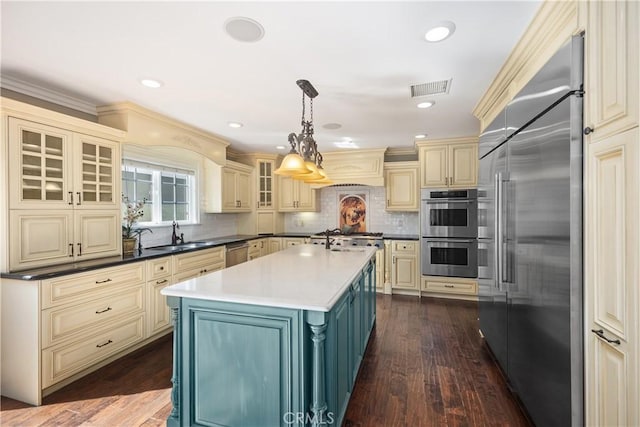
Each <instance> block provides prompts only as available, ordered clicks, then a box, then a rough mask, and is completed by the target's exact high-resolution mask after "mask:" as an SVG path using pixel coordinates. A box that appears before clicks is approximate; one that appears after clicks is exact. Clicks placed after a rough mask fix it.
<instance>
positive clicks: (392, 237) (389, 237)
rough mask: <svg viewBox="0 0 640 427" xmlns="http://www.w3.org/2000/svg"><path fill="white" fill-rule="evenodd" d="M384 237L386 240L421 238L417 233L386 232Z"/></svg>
mask: <svg viewBox="0 0 640 427" xmlns="http://www.w3.org/2000/svg"><path fill="white" fill-rule="evenodd" d="M382 237H383V238H384V239H385V240H420V236H419V235H417V234H385V235H384V236H382Z"/></svg>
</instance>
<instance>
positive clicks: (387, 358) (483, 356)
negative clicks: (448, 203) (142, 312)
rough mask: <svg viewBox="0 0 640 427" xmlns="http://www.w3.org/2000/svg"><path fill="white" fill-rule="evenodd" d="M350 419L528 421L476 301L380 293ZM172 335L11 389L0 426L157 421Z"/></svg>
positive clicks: (434, 425) (364, 424)
mask: <svg viewBox="0 0 640 427" xmlns="http://www.w3.org/2000/svg"><path fill="white" fill-rule="evenodd" d="M376 307H377V324H376V328H375V329H374V331H373V332H372V336H371V339H370V341H369V344H368V346H367V350H366V353H365V356H364V358H363V360H362V365H361V368H360V372H359V373H358V379H357V381H356V384H355V386H354V389H353V392H352V397H351V402H350V403H349V407H348V408H347V413H346V415H345V422H344V425H345V426H348V427H380V426H385V427H396V426H397V427H404V426H411V427H441V426H461V427H462V426H478V427H480V426H481V427H485V426H497V427H498V426H499V427H507V426H509V427H512V426H515V427H528V426H529V423H528V422H527V419H526V418H525V416H524V415H523V414H522V412H521V411H520V409H519V407H518V405H517V402H516V401H515V399H514V398H513V397H512V396H511V395H510V394H509V392H508V390H507V387H506V384H505V382H504V379H503V378H502V376H501V374H500V372H499V370H498V369H497V367H496V366H495V363H494V361H493V359H492V358H491V356H490V354H489V353H488V351H487V350H486V348H485V347H484V344H483V340H482V338H481V337H480V336H479V334H478V320H477V318H478V310H477V304H476V303H472V302H463V301H451V300H440V299H434V298H422V299H418V298H415V297H404V296H397V295H395V296H393V297H391V296H388V295H379V296H378V297H377V306H376ZM171 346H172V341H171V336H167V337H164V338H162V339H160V340H158V341H156V342H154V343H152V344H150V345H148V346H146V347H144V348H142V349H140V350H138V351H136V352H134V353H132V354H130V355H127V356H125V357H123V358H122V359H119V360H117V361H115V362H114V363H112V364H110V365H107V366H105V367H104V368H102V369H100V370H98V371H96V372H94V373H92V374H89V375H88V376H86V377H84V378H82V379H80V380H78V381H76V382H74V383H72V384H70V385H69V386H67V387H65V388H63V389H61V390H59V391H57V392H55V393H53V394H51V395H50V396H47V397H46V398H45V399H44V404H43V405H42V406H40V407H32V406H30V405H26V404H24V403H21V402H17V401H15V400H12V399H8V398H6V397H2V399H1V401H0V425H2V426H3V427H5V426H19V427H32V426H79V425H84V426H92V427H117V426H123V427H134V426H145V427H159V426H164V425H166V419H167V417H168V416H169V413H170V412H171V408H172V407H171V400H170V393H171V382H170V379H171V369H172V348H171Z"/></svg>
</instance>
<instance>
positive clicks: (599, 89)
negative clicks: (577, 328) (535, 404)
mask: <svg viewBox="0 0 640 427" xmlns="http://www.w3.org/2000/svg"><path fill="white" fill-rule="evenodd" d="M584 7H585V8H586V11H587V13H586V14H587V28H586V31H585V59H586V72H585V77H586V79H585V84H586V88H585V114H586V117H585V121H584V124H585V126H586V127H589V128H591V132H590V133H588V134H587V135H586V137H585V140H586V144H585V184H584V185H585V212H584V222H585V240H584V251H585V291H584V299H585V306H584V310H585V337H584V339H585V373H586V374H585V424H586V425H594V426H595V425H602V426H609V425H611V426H613V425H616V426H623V425H624V426H632V425H633V426H635V425H640V408H639V407H638V401H640V362H639V361H640V315H639V314H638V313H639V312H640V227H639V226H638V217H639V214H638V212H640V205H639V202H638V201H639V200H640V171H639V169H640V132H639V130H638V122H639V111H638V108H639V105H638V104H639V102H640V100H639V95H640V89H639V80H640V69H639V65H638V60H639V59H638V58H639V57H640V35H639V27H640V4H639V3H638V2H635V1H593V2H588V3H586V4H585V5H584Z"/></svg>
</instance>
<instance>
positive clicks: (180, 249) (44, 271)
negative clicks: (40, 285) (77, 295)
mask: <svg viewBox="0 0 640 427" xmlns="http://www.w3.org/2000/svg"><path fill="white" fill-rule="evenodd" d="M310 235H311V234H310V233H295V232H291V233H277V234H261V235H244V234H241V235H234V236H222V237H212V238H209V239H199V240H198V241H197V243H196V244H194V242H187V243H185V244H183V245H176V246H173V247H172V246H170V245H166V246H157V247H154V248H145V249H143V250H142V251H140V252H139V251H136V252H135V253H134V254H133V255H128V256H114V257H109V258H98V259H93V260H88V261H81V262H74V263H68V264H57V265H52V266H48V267H40V268H33V269H28V270H22V271H14V272H10V273H0V277H2V278H5V279H18V280H44V279H50V278H53V277H59V276H64V275H67V274H74V273H81V272H84V271H91V270H97V269H99V268H106V267H114V266H117V265H123V264H128V263H131V262H139V261H144V260H147V259H154V258H160V257H164V256H171V255H175V254H181V253H186V252H193V251H198V250H202V249H208V248H215V247H217V246H222V245H226V244H229V243H238V242H246V241H249V240H253V239H261V238H266V237H309V236H310ZM383 237H384V239H387V240H419V236H418V235H416V234H385V235H384V236H383Z"/></svg>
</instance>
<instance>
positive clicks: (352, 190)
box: [284, 185, 420, 234]
mask: <svg viewBox="0 0 640 427" xmlns="http://www.w3.org/2000/svg"><path fill="white" fill-rule="evenodd" d="M340 194H366V195H367V200H366V202H367V208H366V227H367V231H369V232H382V233H387V234H418V225H419V223H420V219H419V218H420V217H419V214H418V212H387V211H385V207H386V195H385V190H384V187H368V186H363V185H354V186H345V187H325V188H323V189H321V190H320V207H321V210H320V212H298V213H287V214H285V216H284V217H285V224H284V227H285V232H290V233H298V232H299V233H307V232H308V233H317V232H319V231H324V230H326V229H333V228H338V227H339V225H340V222H339V216H340V215H339V199H340V197H339V195H340Z"/></svg>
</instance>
